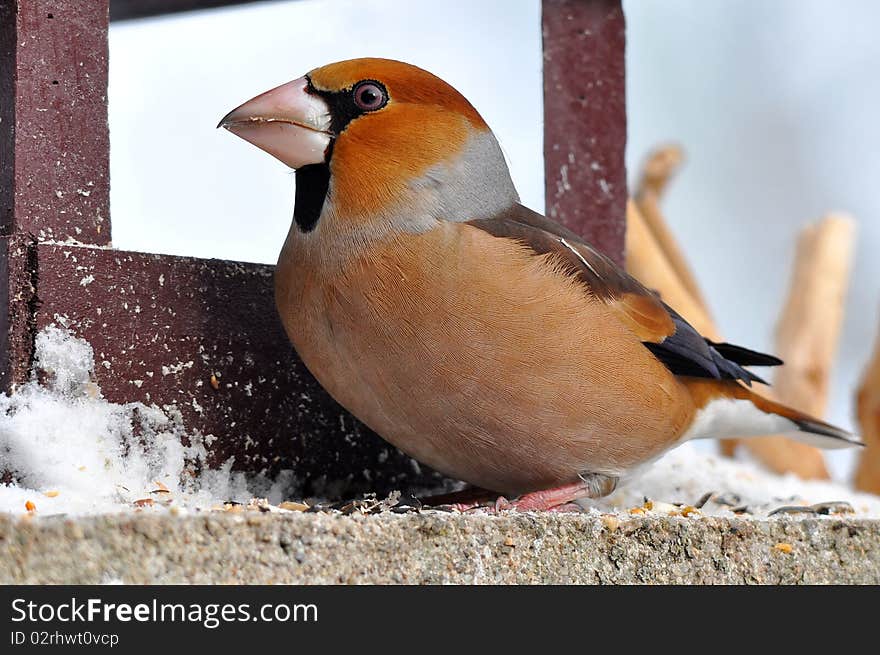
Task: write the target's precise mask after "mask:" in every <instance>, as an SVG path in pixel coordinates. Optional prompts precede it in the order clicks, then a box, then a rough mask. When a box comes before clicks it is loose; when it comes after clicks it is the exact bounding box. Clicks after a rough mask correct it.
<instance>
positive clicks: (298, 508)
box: [278, 500, 309, 512]
mask: <svg viewBox="0 0 880 655" xmlns="http://www.w3.org/2000/svg"><path fill="white" fill-rule="evenodd" d="M278 507H280V508H281V509H286V510H287V511H289V512H305V511H306V510H307V509H308V508H309V506H308V505H306V504H305V503H297V502H295V501H292V500H285V501H284V502H283V503H281V504H280V505H279V506H278Z"/></svg>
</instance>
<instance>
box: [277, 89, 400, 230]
mask: <svg viewBox="0 0 880 655" xmlns="http://www.w3.org/2000/svg"><path fill="white" fill-rule="evenodd" d="M306 80H307V82H308V87H307V89H308V92H309V93H313V94H315V95H317V96H320V97H321V98H323V99H324V101H325V102H326V103H327V107H329V109H330V132H331V133H332V134H333V135H334V138H335V137H336V136H339V135H340V134H342V132H343V131H345V128H346V127H348V124H349V123H351V121H353V120H354V119H355V118H358V117H359V116H363V115H364V114H368V113H370V112H371V111H376V110H378V109H381V108H382V107H384V106H385V105H386V104H387V102H388V91H387V90H386V89H385V86H384V85H383V84H382V83H381V82H377V81H375V80H362V81H360V82H358V83H357V84H355V85H354V86H352V87H351V88H349V89H343V90H342V91H321V90H319V89H316V88H315V87H314V86H313V85H312V80H311V79H310V78H309V77H308V76H306ZM374 90H375V91H377V92H378V93H379V94H381V98H380V99H379V102H378V103H374V104H376V106H375V108H373V109H365V108H364V105H365V102H364V101H363V100H362V101H361V102H360V103H359V101H358V93H364V91H374ZM371 97H372V96H369V95H368V96H367V97H366V98H365V100H366V99H369V98H371ZM333 143H334V142H333V141H331V142H330V146H329V147H328V148H327V152H326V153H325V155H324V162H323V163H321V164H309V165H308V166H302V167H300V168H298V169H296V199H295V201H294V205H293V220H294V221H296V224H297V225H298V226H299V229H300V230H302V231H303V232H311V231H312V230H314V229H315V226H316V225H317V224H318V219H320V218H321V210H322V209H323V208H324V201H325V200H326V199H327V191H328V190H329V189H330V159H331V157H332V156H333Z"/></svg>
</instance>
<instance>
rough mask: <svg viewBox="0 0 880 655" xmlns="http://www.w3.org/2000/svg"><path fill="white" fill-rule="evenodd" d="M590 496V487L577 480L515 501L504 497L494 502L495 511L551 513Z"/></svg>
mask: <svg viewBox="0 0 880 655" xmlns="http://www.w3.org/2000/svg"><path fill="white" fill-rule="evenodd" d="M589 495H590V487H589V485H588V484H587V483H586V482H583V481H582V480H578V481H577V482H575V483H573V484H566V485H563V486H561V487H556V488H554V489H542V490H541V491H533V492H531V493H528V494H524V495H522V496H520V497H519V498H517V499H515V500H507V499H506V498H505V497H504V496H501V497H500V498H498V500H496V501H495V511H496V512H500V511H503V510H512V511H516V512H541V511H552V510H556V509H557V508H562V507H565V506H567V505H570V504H571V503H572V501H575V500H578V499H579V498H586V497H588V496H589Z"/></svg>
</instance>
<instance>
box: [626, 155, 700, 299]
mask: <svg viewBox="0 0 880 655" xmlns="http://www.w3.org/2000/svg"><path fill="white" fill-rule="evenodd" d="M683 161H684V153H683V152H682V149H681V148H680V147H679V146H677V145H675V144H669V145H666V146H662V147H659V148H656V149H655V150H654V151H652V152H651V153H650V154H649V155H648V159H647V160H646V162H645V165H644V167H643V168H642V175H641V178H640V180H639V184H638V187H637V190H636V197H635V201H636V205H637V206H638V208H639V212H640V213H641V215H642V217H643V218H644V220H645V224H646V225H647V226H648V228H649V229H650V230H651V233H652V234H653V236H654V239H655V240H656V241H657V243H658V245H659V246H660V248H661V250H662V251H663V254H664V255H665V256H666V259H667V260H668V262H669V264H670V265H671V267H672V269H673V270H674V271H675V273H676V275H677V276H678V279H679V280H680V281H681V284H682V286H684V288H685V290H686V291H687V292H688V293H689V294H690V296H691V298H693V299H694V300H695V301H696V302H697V303H698V304H699V305H700V306H701V307H702V308H703V312H704V313H705V314H706V315H707V316H709V315H710V312H709V306H708V304H707V303H706V300H705V298H704V297H703V292H702V291H701V290H700V285H699V284H697V279H696V277H694V274H693V271H692V270H691V267H690V265H689V264H688V262H687V259H686V258H685V256H684V253H683V252H682V250H681V248H680V247H679V245H678V242H677V241H676V239H675V236H674V235H673V234H672V231H671V230H670V229H669V226H668V224H667V223H666V220H665V219H664V217H663V212H662V211H661V210H660V199H661V197H662V196H663V192H664V191H665V190H666V186H667V185H668V184H669V180H670V179H671V178H672V176H673V175H674V174H675V173H676V172H677V170H678V168H679V167H680V166H681V163H682V162H683Z"/></svg>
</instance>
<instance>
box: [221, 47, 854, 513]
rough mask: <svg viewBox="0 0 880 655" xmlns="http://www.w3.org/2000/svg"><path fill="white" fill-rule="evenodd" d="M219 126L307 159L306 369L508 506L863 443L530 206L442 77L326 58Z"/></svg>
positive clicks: (487, 135) (300, 322)
mask: <svg viewBox="0 0 880 655" xmlns="http://www.w3.org/2000/svg"><path fill="white" fill-rule="evenodd" d="M547 120H552V116H551V117H547ZM218 127H223V128H225V129H226V130H228V131H230V132H232V133H233V134H235V135H236V136H238V137H240V138H242V139H244V140H245V141H248V142H249V143H251V144H253V145H255V146H257V147H258V148H260V149H262V150H264V151H265V152H267V153H269V154H270V155H272V156H274V157H275V158H276V159H278V160H280V161H281V162H283V163H284V164H286V165H287V166H289V167H290V168H292V169H294V171H295V199H294V208H293V218H292V221H291V225H290V230H289V232H288V234H287V237H286V240H285V242H284V244H283V247H282V248H281V251H280V255H279V258H278V263H277V266H276V269H275V278H274V280H275V301H276V308H277V311H278V314H279V316H280V319H281V322H282V323H283V325H284V328H285V331H286V333H287V335H288V337H289V339H290V341H291V343H292V344H293V347H294V348H295V350H296V351H297V353H298V355H299V357H300V359H301V360H302V362H303V363H304V364H305V365H306V367H307V368H308V369H309V371H310V372H311V373H312V374H313V375H314V377H315V378H316V379H317V380H318V382H319V383H320V384H321V385H322V386H323V387H324V388H325V389H326V390H327V391H328V392H329V393H330V395H331V396H332V397H333V398H334V399H335V400H336V401H338V402H339V404H341V405H342V406H343V407H345V408H346V409H347V410H349V411H350V412H351V413H352V414H353V415H354V416H356V417H357V418H358V419H360V420H361V421H362V422H363V423H365V424H366V425H367V426H368V427H370V428H371V429H372V430H373V431H375V432H376V433H378V434H379V435H380V436H381V437H382V438H383V439H385V440H386V441H388V442H389V443H391V444H393V445H394V446H396V447H398V448H399V449H401V450H402V451H404V452H405V453H407V454H408V455H410V456H411V457H413V458H415V459H416V460H417V461H419V462H421V463H423V464H427V465H428V466H430V467H432V468H433V469H435V470H437V471H440V472H441V473H443V474H445V475H447V476H450V477H453V478H456V479H458V480H462V481H464V482H466V483H469V484H470V485H473V487H474V488H475V489H477V490H485V491H486V492H491V493H492V494H498V497H497V499H496V501H495V505H494V507H495V508H496V509H499V510H501V509H504V510H520V511H531V510H559V509H561V508H565V507H569V506H571V504H572V503H574V502H575V501H580V500H583V499H588V498H599V497H602V496H605V495H608V494H609V493H611V492H612V491H613V490H614V489H615V488H616V487H617V485H618V484H621V483H625V482H627V481H629V480H631V479H633V478H634V477H637V476H638V475H639V474H640V473H641V472H642V471H643V470H644V469H645V467H647V466H650V464H651V463H653V462H654V461H656V460H657V459H658V458H659V457H661V456H662V455H663V454H664V453H665V452H667V451H668V450H670V449H672V448H674V447H676V446H678V445H679V444H681V443H683V442H685V441H689V440H692V439H700V438H729V437H745V436H751V435H762V434H776V433H786V434H789V433H790V434H791V435H792V436H794V437H796V438H799V439H801V440H803V441H806V442H807V443H811V444H814V445H819V446H822V447H831V448H834V447H846V446H852V445H858V444H859V443H860V442H859V440H858V438H857V437H856V436H854V435H852V434H850V433H849V432H847V431H845V430H842V429H840V428H838V427H835V426H832V425H830V424H828V423H825V422H823V421H821V420H819V419H817V418H814V417H812V416H808V415H806V414H804V413H802V412H799V411H797V410H795V409H793V408H791V407H786V406H784V405H782V404H779V403H777V402H774V401H772V400H770V399H768V398H766V397H764V396H763V395H761V394H759V393H758V392H757V391H756V390H755V388H754V385H756V384H761V383H763V380H761V378H759V377H758V376H757V375H756V374H754V373H753V372H751V371H749V370H748V369H747V368H746V367H748V366H777V365H780V364H782V362H781V361H780V360H779V359H777V358H776V357H773V356H771V355H765V354H762V353H758V352H755V351H752V350H749V349H747V348H742V347H738V346H734V345H731V344H728V343H715V342H713V341H711V340H709V339H707V338H704V337H703V336H702V335H700V334H699V333H698V332H697V331H696V330H695V329H694V328H693V327H692V326H691V325H690V324H689V323H688V322H687V321H686V320H685V319H684V318H683V317H682V316H680V315H679V314H678V313H677V312H676V311H675V310H674V309H673V308H671V307H669V306H668V305H667V304H666V303H664V302H663V300H662V298H661V297H660V296H659V295H658V294H657V293H655V292H653V291H652V290H649V289H647V288H646V287H645V286H644V285H643V284H641V283H640V282H639V281H638V280H636V279H635V278H633V277H632V276H630V275H629V274H627V273H626V272H625V271H624V270H623V269H621V268H620V267H619V266H618V265H617V264H616V263H614V262H613V261H612V260H611V259H610V258H609V257H607V256H605V255H604V254H603V253H601V252H600V251H599V250H597V249H596V248H594V247H593V246H591V245H590V244H589V243H588V242H587V241H586V240H584V239H583V238H581V237H580V236H579V235H578V234H575V233H574V232H572V231H571V230H569V229H567V228H565V227H564V226H562V225H560V224H559V223H557V222H555V221H553V220H551V219H550V218H548V217H546V216H544V215H542V214H540V213H538V212H535V211H532V210H531V209H529V208H527V207H525V206H524V205H523V204H522V203H521V202H520V198H519V195H518V194H517V191H516V188H515V186H514V184H513V181H512V179H511V176H510V173H509V170H508V166H507V163H506V161H505V157H504V154H503V153H502V150H501V146H500V145H499V142H498V140H497V139H496V137H495V135H494V133H493V132H492V131H491V129H490V128H489V126H488V125H487V123H486V122H485V120H484V119H483V118H482V116H481V115H480V114H479V113H478V111H477V110H476V109H475V108H474V106H473V105H472V104H471V103H470V102H469V101H468V100H467V99H466V98H465V97H464V96H463V95H462V94H461V93H459V92H458V91H457V90H456V89H455V88H454V87H453V86H451V85H450V84H448V83H447V82H445V81H443V80H442V79H440V78H439V77H437V76H435V75H433V74H432V73H430V72H428V71H425V70H423V69H421V68H418V67H416V66H414V65H411V64H407V63H404V62H400V61H395V60H390V59H379V58H361V59H351V60H346V61H340V62H336V63H331V64H328V65H326V66H322V67H320V68H316V69H314V70H312V71H311V72H309V73H307V74H306V75H304V76H302V77H300V78H298V79H295V80H293V81H291V82H287V83H285V84H282V85H281V86H278V87H276V88H274V89H272V90H270V91H267V92H265V93H263V94H261V95H258V96H256V97H255V98H253V99H251V100H249V101H247V102H245V103H244V104H242V105H240V106H239V107H237V108H236V109H233V110H232V111H231V112H229V113H228V114H227V115H226V116H224V117H223V119H222V120H221V121H220V123H219V125H218ZM508 498H510V499H511V500H508ZM476 505H477V504H476V503H473V504H470V505H466V506H467V507H473V506H476ZM458 506H465V505H462V504H459V505H458Z"/></svg>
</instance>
